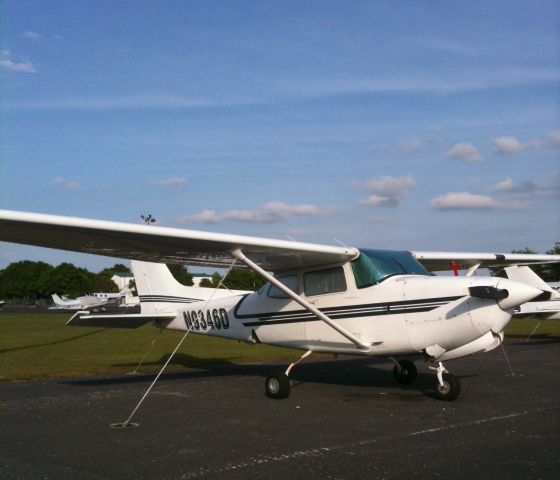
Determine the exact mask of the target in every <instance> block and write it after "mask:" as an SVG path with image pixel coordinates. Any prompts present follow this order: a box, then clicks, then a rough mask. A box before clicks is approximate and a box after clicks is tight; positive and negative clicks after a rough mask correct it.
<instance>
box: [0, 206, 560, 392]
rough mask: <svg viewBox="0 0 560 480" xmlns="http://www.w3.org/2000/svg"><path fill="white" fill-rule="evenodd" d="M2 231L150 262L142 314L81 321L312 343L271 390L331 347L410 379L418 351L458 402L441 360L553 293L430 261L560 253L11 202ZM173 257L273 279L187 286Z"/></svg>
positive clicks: (468, 349)
mask: <svg viewBox="0 0 560 480" xmlns="http://www.w3.org/2000/svg"><path fill="white" fill-rule="evenodd" d="M0 240H3V241H8V242H15V243H24V244H30V245H37V246H44V247H51V248H59V249H64V250H72V251H78V252H85V253H94V254H100V255H106V256H111V257H119V258H129V259H132V260H141V262H133V270H134V274H135V280H136V288H137V289H138V293H139V296H140V302H141V313H140V314H137V315H134V314H133V315H110V316H103V315H92V314H87V313H86V314H82V313H77V314H76V315H75V316H74V317H73V318H72V319H71V320H70V322H69V324H70V325H87V326H92V325H95V326H106V327H109V326H117V327H118V326H120V327H129V328H130V327H137V326H140V325H144V324H147V323H151V324H153V325H155V326H156V327H159V328H168V329H173V330H180V331H185V332H189V331H193V332H196V333H200V334H205V335H210V336H216V337H223V338H232V339H236V340H243V341H247V342H253V343H267V344H272V345H280V346H285V347H292V348H297V349H301V350H304V351H305V353H304V354H303V355H301V357H300V358H299V359H298V360H297V361H296V362H294V363H292V364H291V365H290V366H289V367H288V368H287V370H286V371H285V372H276V373H273V374H271V375H270V376H268V377H267V379H266V383H265V388H266V393H267V395H268V396H270V397H272V398H285V397H287V396H288V395H289V393H290V380H289V374H290V373H291V371H292V369H293V367H294V366H295V365H296V364H297V363H299V362H300V361H302V360H303V359H304V358H306V357H308V356H309V355H311V354H312V353H313V352H331V353H338V354H352V355H365V356H383V357H388V358H391V359H392V360H393V362H394V363H395V367H394V370H393V374H394V376H395V379H396V380H397V381H398V382H400V383H405V384H406V383H412V382H413V381H414V380H415V378H416V375H417V373H416V367H415V365H414V363H413V362H412V361H411V360H410V358H424V359H427V360H429V361H431V363H432V364H433V367H432V368H433V369H434V370H435V371H436V376H435V379H434V392H435V396H436V397H437V398H440V399H443V400H453V399H454V398H456V397H457V395H458V394H459V392H460V383H459V379H458V378H456V377H455V376H453V375H452V374H450V373H449V372H448V371H447V369H446V368H445V367H444V366H443V364H442V362H443V361H446V360H452V359H455V358H460V357H464V356H467V355H471V354H474V353H477V352H482V351H488V350H491V349H493V348H495V347H496V346H498V345H499V344H500V342H501V341H502V339H503V330H504V327H505V326H506V325H507V323H508V322H509V320H510V319H511V317H512V314H513V312H514V309H515V307H517V306H519V305H521V304H523V303H525V302H527V301H530V300H532V299H534V298H536V297H538V296H539V295H541V294H542V293H543V290H541V289H539V288H536V287H534V286H530V285H527V284H525V283H520V282H515V281H512V280H510V279H504V278H496V277H473V276H464V277H441V276H440V277H438V276H433V275H430V274H429V272H428V270H427V269H426V268H425V266H424V265H427V266H428V268H430V265H432V266H437V265H446V266H449V265H450V263H451V262H462V263H468V264H471V267H474V265H477V268H478V266H482V267H487V266H507V265H511V264H520V263H524V264H528V263H535V262H539V263H542V262H558V261H560V255H525V254H478V253H466V254H465V253H456V252H452V253H446V252H404V251H390V250H368V249H357V248H349V247H338V246H336V247H333V246H325V245H317V244H310V243H300V242H291V241H280V240H271V239H263V238H256V237H246V236H237V235H225V234H218V233H209V232H199V231H192V230H182V229H175V228H165V227H156V226H150V225H134V224H126V223H117V222H107V221H99V220H89V219H81V218H71V217H61V216H52V215H42V214H33V213H25V212H12V211H0ZM146 262H158V263H159V265H158V264H154V263H146ZM421 262H422V263H424V265H422V263H421ZM163 263H188V264H191V265H209V266H219V267H224V266H228V265H229V266H230V268H231V266H232V265H234V264H240V265H242V266H245V267H248V268H250V269H252V270H254V271H255V272H257V273H259V274H260V275H261V276H262V277H264V278H265V279H266V280H267V281H268V284H267V285H265V286H264V287H263V288H261V289H260V290H259V291H258V292H253V293H250V292H229V291H226V290H219V289H216V290H208V289H200V288H192V287H184V286H182V285H180V284H178V283H177V282H176V281H175V280H174V279H173V277H172V276H171V275H170V274H169V272H168V269H167V267H165V265H161V264H163ZM434 269H435V268H434ZM447 269H448V268H447ZM270 272H272V273H274V274H275V276H274V275H272V274H271V273H270ZM397 357H398V358H400V360H397Z"/></svg>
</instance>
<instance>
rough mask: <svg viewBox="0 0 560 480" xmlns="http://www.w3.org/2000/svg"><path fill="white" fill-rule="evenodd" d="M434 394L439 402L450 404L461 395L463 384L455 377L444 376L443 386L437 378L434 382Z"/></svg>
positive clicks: (448, 374) (447, 374) (446, 374)
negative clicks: (444, 401)
mask: <svg viewBox="0 0 560 480" xmlns="http://www.w3.org/2000/svg"><path fill="white" fill-rule="evenodd" d="M434 393H435V395H436V398H438V399H439V400H446V401H448V402H450V401H451V400H455V399H456V398H457V397H458V396H459V393H461V382H459V379H458V378H457V377H456V376H455V375H451V374H450V373H444V374H443V386H442V385H440V384H439V381H438V379H437V376H436V378H435V381H434Z"/></svg>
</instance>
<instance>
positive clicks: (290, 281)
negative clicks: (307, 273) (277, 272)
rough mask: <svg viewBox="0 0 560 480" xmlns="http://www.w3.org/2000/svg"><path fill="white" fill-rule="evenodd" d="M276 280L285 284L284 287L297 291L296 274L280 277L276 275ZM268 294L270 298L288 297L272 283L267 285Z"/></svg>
mask: <svg viewBox="0 0 560 480" xmlns="http://www.w3.org/2000/svg"><path fill="white" fill-rule="evenodd" d="M276 280H278V281H279V282H280V283H283V284H284V285H286V287H288V288H289V289H290V290H291V291H292V292H295V293H298V292H299V282H298V277H297V275H284V276H282V277H277V278H276ZM268 296H269V297H270V298H290V297H288V295H286V294H285V293H284V292H283V291H282V290H280V289H279V288H278V287H275V286H274V285H272V284H271V285H270V286H269V287H268Z"/></svg>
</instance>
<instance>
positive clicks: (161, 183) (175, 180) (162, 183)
mask: <svg viewBox="0 0 560 480" xmlns="http://www.w3.org/2000/svg"><path fill="white" fill-rule="evenodd" d="M185 183H187V180H186V179H185V178H182V177H172V178H166V179H163V180H156V181H155V182H152V185H156V186H158V187H176V186H179V185H184V184H185Z"/></svg>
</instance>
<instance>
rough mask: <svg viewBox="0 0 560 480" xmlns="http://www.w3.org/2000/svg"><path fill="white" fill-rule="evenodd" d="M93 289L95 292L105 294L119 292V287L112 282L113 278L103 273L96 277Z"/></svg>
mask: <svg viewBox="0 0 560 480" xmlns="http://www.w3.org/2000/svg"><path fill="white" fill-rule="evenodd" d="M111 276H112V275H111ZM92 289H93V291H94V292H105V293H117V292H118V291H119V287H117V284H116V283H115V282H113V280H111V277H110V276H108V275H106V274H103V273H98V274H97V275H95V280H94V282H93V287H92Z"/></svg>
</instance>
